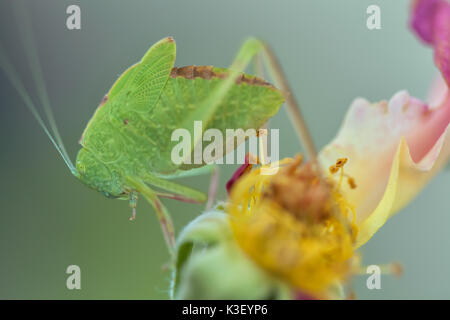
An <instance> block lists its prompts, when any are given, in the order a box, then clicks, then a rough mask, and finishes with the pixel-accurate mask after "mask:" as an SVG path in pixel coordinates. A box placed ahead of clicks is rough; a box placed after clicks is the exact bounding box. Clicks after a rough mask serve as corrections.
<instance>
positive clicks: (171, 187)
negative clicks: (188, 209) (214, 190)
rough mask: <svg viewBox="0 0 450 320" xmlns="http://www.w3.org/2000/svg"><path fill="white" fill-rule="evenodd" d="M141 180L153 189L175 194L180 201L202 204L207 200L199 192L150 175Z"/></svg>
mask: <svg viewBox="0 0 450 320" xmlns="http://www.w3.org/2000/svg"><path fill="white" fill-rule="evenodd" d="M142 180H143V181H145V182H146V183H148V184H150V185H152V186H154V187H157V188H160V189H163V190H165V191H168V192H170V193H175V194H176V195H179V196H181V197H182V199H186V200H192V201H194V202H197V203H203V202H205V201H206V200H207V196H206V195H205V194H204V193H203V192H201V191H198V190H195V189H193V188H190V187H186V186H184V185H182V184H179V183H176V182H173V181H168V180H165V179H161V178H159V177H157V176H155V175H153V174H150V173H147V174H145V175H144V176H143V177H142ZM182 199H176V200H181V201H183V200H182Z"/></svg>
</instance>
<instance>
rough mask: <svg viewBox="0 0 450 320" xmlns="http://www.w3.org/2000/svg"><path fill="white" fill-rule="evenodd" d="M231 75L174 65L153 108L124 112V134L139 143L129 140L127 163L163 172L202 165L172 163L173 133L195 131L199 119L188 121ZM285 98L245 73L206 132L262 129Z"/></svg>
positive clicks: (228, 93) (223, 71) (227, 96)
mask: <svg viewBox="0 0 450 320" xmlns="http://www.w3.org/2000/svg"><path fill="white" fill-rule="evenodd" d="M228 73H229V70H227V69H219V68H212V67H192V66H191V67H185V68H180V69H174V70H173V71H172V75H171V76H170V78H169V80H168V81H167V84H166V86H165V87H164V91H163V92H162V94H161V96H160V99H159V100H158V102H157V104H156V105H155V107H154V108H153V110H152V112H150V113H147V114H143V113H139V112H136V111H133V110H130V111H127V112H126V113H123V119H122V120H121V121H123V123H124V124H123V125H122V128H121V132H122V133H123V135H124V136H125V137H127V138H128V139H129V141H133V142H134V143H133V146H131V145H129V144H127V147H128V148H129V151H128V152H127V153H130V158H129V159H128V161H132V160H133V159H134V161H139V162H141V163H142V167H146V168H147V170H149V171H151V172H153V173H159V174H172V173H174V172H176V171H177V170H178V169H183V170H188V169H191V168H194V167H198V166H199V165H203V164H192V163H191V164H187V165H183V166H180V165H178V164H175V163H174V162H173V161H172V159H171V152H172V149H173V147H174V146H175V145H176V144H177V143H178V142H177V141H171V137H172V133H173V132H174V130H176V129H186V130H189V131H191V130H192V127H193V126H194V123H191V122H190V121H186V119H189V118H191V117H193V115H194V114H196V113H197V111H198V108H199V107H200V106H201V105H202V102H203V101H205V100H206V99H207V98H208V97H209V96H210V94H211V92H213V91H214V89H215V88H217V87H219V86H221V85H222V84H223V82H224V81H225V80H226V78H227V76H228ZM283 101H284V98H283V96H282V94H281V92H280V91H279V90H278V89H276V88H275V87H273V86H272V85H270V84H268V83H266V82H265V81H264V80H262V79H259V78H256V77H253V76H249V75H244V74H242V75H241V76H240V77H239V79H238V81H236V83H234V84H233V85H232V87H231V88H230V90H229V91H228V92H227V94H226V96H225V97H224V98H223V99H222V100H221V101H220V104H219V106H218V107H217V110H216V112H214V114H213V116H212V117H211V118H210V119H209V121H208V122H207V123H204V130H207V129H209V128H215V129H219V130H220V132H221V133H222V135H223V137H225V136H226V129H243V130H247V129H259V128H260V127H262V126H263V125H264V124H265V123H266V122H267V120H268V119H269V118H270V117H272V116H273V115H274V114H275V113H276V112H277V111H278V109H279V107H280V106H281V104H282V103H283ZM197 120H201V119H197ZM125 123H126V125H125ZM207 144H208V143H205V144H204V146H206V145H207ZM131 154H133V157H131ZM138 158H141V159H140V160H138ZM134 163H135V165H137V163H136V162H134Z"/></svg>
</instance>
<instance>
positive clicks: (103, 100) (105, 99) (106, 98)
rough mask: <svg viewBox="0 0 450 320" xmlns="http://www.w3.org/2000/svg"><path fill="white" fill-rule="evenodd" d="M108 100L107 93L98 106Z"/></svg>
mask: <svg viewBox="0 0 450 320" xmlns="http://www.w3.org/2000/svg"><path fill="white" fill-rule="evenodd" d="M107 101H108V95H105V96H104V97H103V98H102V101H100V104H99V105H98V108H100V107H101V106H103V105H104V104H105V103H106V102H107Z"/></svg>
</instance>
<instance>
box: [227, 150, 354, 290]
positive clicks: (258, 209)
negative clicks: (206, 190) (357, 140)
mask: <svg viewBox="0 0 450 320" xmlns="http://www.w3.org/2000/svg"><path fill="white" fill-rule="evenodd" d="M339 160H342V159H339ZM339 160H338V162H337V163H336V165H335V166H336V168H337V171H339V170H341V174H342V176H341V180H342V179H343V178H344V177H345V173H344V172H343V166H344V164H345V162H346V160H345V161H339ZM301 162H302V160H301V158H300V157H298V158H295V159H284V160H282V161H281V162H280V165H281V166H282V167H281V168H280V170H279V171H278V173H276V174H275V175H272V176H270V175H261V174H260V171H261V169H262V168H264V166H263V167H259V168H257V169H255V170H253V171H251V172H249V173H247V174H245V175H244V176H242V177H241V178H240V179H239V180H238V182H237V183H236V185H235V186H233V189H232V190H231V195H230V204H229V206H228V207H227V210H228V212H229V213H230V220H231V226H232V229H233V232H234V235H235V238H236V240H237V242H238V244H239V245H240V247H241V248H242V249H243V250H244V252H246V254H247V255H248V256H249V257H250V258H251V259H253V260H254V261H255V262H256V263H258V264H259V265H260V266H262V267H263V268H265V269H266V270H267V271H269V272H270V273H271V274H273V275H275V276H277V277H279V278H281V279H282V280H284V281H287V282H288V283H290V284H291V285H292V286H293V287H295V288H297V289H300V290H303V291H304V292H308V293H311V294H314V295H316V296H321V295H324V294H325V292H326V290H327V289H328V288H329V287H330V286H332V285H333V284H334V283H336V282H338V281H342V280H344V279H345V278H346V277H347V275H349V273H350V272H351V268H352V266H351V261H350V258H351V257H352V256H353V241H354V237H355V234H356V227H355V225H354V222H350V219H349V218H348V216H349V213H352V212H353V217H352V220H353V221H354V208H353V207H352V206H350V205H349V204H348V203H347V202H346V201H345V199H344V197H343V196H342V195H341V194H340V192H339V186H340V183H338V184H337V186H335V184H334V183H332V182H331V181H332V180H331V179H326V178H323V177H319V175H318V174H317V173H316V172H314V170H313V169H312V167H311V166H310V165H309V164H304V165H302V163H301ZM272 166H273V165H272ZM330 171H331V170H330ZM337 171H335V172H337ZM349 179H350V178H349ZM349 183H350V182H349ZM353 183H354V181H353Z"/></svg>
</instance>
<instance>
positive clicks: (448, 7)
mask: <svg viewBox="0 0 450 320" xmlns="http://www.w3.org/2000/svg"><path fill="white" fill-rule="evenodd" d="M434 20H435V21H434V30H435V34H434V60H435V63H436V65H437V66H438V68H439V70H441V72H442V75H443V77H444V79H445V81H446V82H447V85H448V86H450V3H448V2H445V3H443V4H442V5H441V7H440V9H439V11H438V12H436V16H435V19H434Z"/></svg>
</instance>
